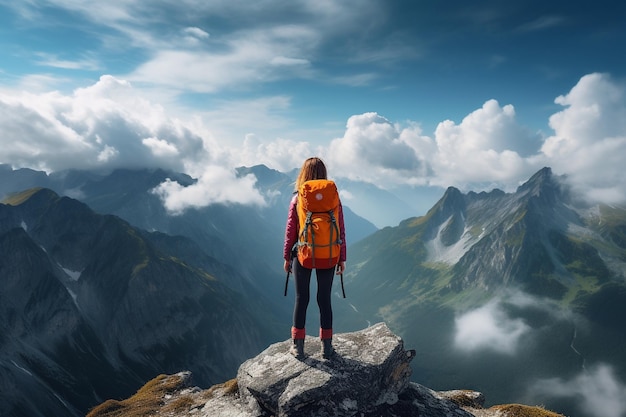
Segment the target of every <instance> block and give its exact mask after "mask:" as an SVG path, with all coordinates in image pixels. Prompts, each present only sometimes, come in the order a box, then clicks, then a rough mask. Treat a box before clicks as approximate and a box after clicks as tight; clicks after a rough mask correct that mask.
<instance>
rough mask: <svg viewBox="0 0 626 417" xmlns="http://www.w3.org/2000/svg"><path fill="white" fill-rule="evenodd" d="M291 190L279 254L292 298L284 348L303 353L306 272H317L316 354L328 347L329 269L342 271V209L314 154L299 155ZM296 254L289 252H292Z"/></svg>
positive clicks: (308, 275)
mask: <svg viewBox="0 0 626 417" xmlns="http://www.w3.org/2000/svg"><path fill="white" fill-rule="evenodd" d="M295 190H296V191H295V195H294V197H293V199H292V200H291V204H290V205H289V214H288V216H287V225H286V227H285V243H284V246H283V258H284V260H285V263H284V268H285V272H287V274H289V272H290V271H291V270H292V268H293V273H294V274H293V275H294V280H295V284H296V299H295V305H294V310H293V326H292V328H291V338H292V340H293V345H292V347H291V349H290V352H291V353H292V354H293V355H294V356H295V357H297V358H299V359H301V358H303V357H304V339H305V336H306V332H305V322H306V310H307V307H308V305H309V298H310V292H309V287H310V282H311V273H312V272H313V269H315V275H316V277H317V304H318V306H319V310H320V339H321V341H322V356H323V357H324V358H326V359H328V358H330V357H331V356H332V355H333V353H334V351H333V346H332V337H333V311H332V306H331V290H332V285H333V275H334V273H335V269H336V271H337V274H343V272H344V270H345V261H346V239H345V227H344V222H343V210H342V207H341V201H340V200H339V194H338V193H337V187H336V185H335V183H334V182H333V181H330V180H328V178H327V173H326V166H325V165H324V162H323V161H322V160H321V159H320V158H316V157H313V158H309V159H307V160H306V161H304V164H303V165H302V168H301V169H300V173H299V174H298V178H297V179H296V184H295ZM296 254H297V256H293V255H296Z"/></svg>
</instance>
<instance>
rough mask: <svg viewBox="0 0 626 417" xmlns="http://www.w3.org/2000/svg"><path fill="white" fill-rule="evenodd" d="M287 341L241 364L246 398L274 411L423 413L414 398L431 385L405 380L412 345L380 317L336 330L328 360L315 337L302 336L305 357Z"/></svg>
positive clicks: (306, 413) (319, 414)
mask: <svg viewBox="0 0 626 417" xmlns="http://www.w3.org/2000/svg"><path fill="white" fill-rule="evenodd" d="M290 343H291V341H290V340H286V341H284V342H280V343H276V344H273V345H271V346H269V347H268V348H267V349H266V350H264V351H263V352H261V354H259V355H258V356H256V357H254V358H252V359H250V360H248V361H246V362H244V363H243V364H242V365H241V366H240V368H239V372H238V373H237V381H238V384H239V393H240V396H241V398H242V400H243V401H244V402H247V403H253V401H251V400H252V399H253V400H255V401H256V403H257V404H258V406H259V407H260V409H261V410H262V411H263V412H264V413H266V414H267V415H272V416H276V417H282V416H285V417H286V416H302V417H304V416H316V417H324V416H369V415H371V416H374V415H375V416H395V415H398V416H399V415H402V416H417V415H425V414H423V413H420V412H419V409H420V407H419V404H418V402H419V399H420V398H423V397H426V396H428V395H430V392H431V391H430V390H427V389H424V390H420V389H419V388H418V387H417V386H416V384H415V385H410V383H409V378H410V376H411V367H410V362H411V359H413V357H414V356H415V351H413V350H409V351H407V350H405V349H404V346H403V341H402V339H401V338H400V337H398V336H396V335H395V334H393V333H392V332H391V331H390V330H389V328H388V327H387V326H386V325H385V324H384V323H379V324H376V325H374V326H371V327H368V328H366V329H363V330H361V331H358V332H353V333H342V334H337V335H335V337H334V340H333V345H334V347H335V351H336V353H335V355H334V356H333V357H332V358H331V359H329V360H325V359H323V358H322V356H321V352H320V341H319V339H318V338H314V337H307V338H306V340H305V353H306V355H305V358H304V359H303V360H298V359H296V358H295V357H293V356H292V355H290V354H289V353H288V350H289V347H290ZM409 387H410V389H408V388H409ZM422 391H423V392H422ZM437 401H439V402H441V401H445V402H447V403H449V404H448V406H449V407H451V408H453V409H454V410H455V411H457V413H456V414H454V415H457V416H463V415H467V416H469V415H470V414H468V413H465V412H464V411H463V410H461V409H460V408H459V407H458V406H456V405H455V404H454V403H452V402H450V401H447V400H445V399H437ZM422 409H424V408H423V407H422ZM422 411H423V410H422ZM439 415H445V414H439Z"/></svg>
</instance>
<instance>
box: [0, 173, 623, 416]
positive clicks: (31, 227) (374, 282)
mask: <svg viewBox="0 0 626 417" xmlns="http://www.w3.org/2000/svg"><path fill="white" fill-rule="evenodd" d="M238 173H239V175H247V174H249V173H253V174H254V175H255V176H256V178H257V187H258V188H259V189H260V190H261V191H262V192H263V194H264V195H271V196H274V197H272V201H270V202H269V204H268V206H267V207H264V208H262V209H260V208H258V207H247V206H242V205H228V206H226V205H219V204H218V205H213V206H210V207H206V208H202V209H191V210H187V211H186V212H185V213H183V214H182V215H179V216H171V215H169V214H168V213H167V212H166V211H165V209H164V208H163V205H162V203H161V201H160V200H159V198H158V197H157V196H156V195H154V194H153V193H151V191H150V190H152V189H153V188H154V187H155V186H156V185H158V184H160V183H161V182H163V181H164V180H165V179H166V178H171V179H173V180H176V181H178V182H179V183H180V184H182V185H189V184H192V183H193V182H194V181H195V180H194V179H193V178H190V177H189V176H186V175H183V174H176V173H171V172H166V171H162V170H140V171H132V170H118V171H114V172H112V173H107V174H103V173H93V172H86V171H67V172H61V173H53V174H50V175H47V174H46V173H43V172H38V171H33V170H25V169H21V170H12V169H10V168H8V167H6V166H0V196H2V195H4V204H0V285H1V289H2V292H1V293H0V323H1V326H2V328H1V329H0V368H1V372H0V415H4V414H7V413H8V415H13V416H22V415H23V416H39V415H42V416H43V415H84V413H85V411H86V410H87V409H88V408H89V407H90V406H93V405H95V404H98V403H100V402H102V401H104V400H106V399H107V398H122V397H127V396H128V395H129V394H132V392H134V391H133V390H135V389H137V388H139V387H140V386H141V385H142V384H143V383H145V382H146V381H147V380H149V379H151V378H153V377H154V376H156V375H157V374H159V373H174V372H178V371H181V370H191V371H192V372H193V373H194V375H195V376H196V378H200V381H196V383H197V384H198V385H200V386H207V385H208V384H211V383H213V382H223V381H224V380H226V379H229V378H231V377H233V376H234V372H235V370H236V368H237V366H238V365H239V364H240V363H241V362H242V361H243V360H245V359H247V358H248V357H250V356H252V355H254V354H255V353H258V352H259V351H260V350H261V349H263V348H264V347H266V346H267V344H269V343H272V342H275V341H279V340H284V339H285V338H286V337H287V336H288V331H289V326H290V324H291V308H292V303H293V299H292V297H293V296H292V295H291V294H290V297H287V298H285V297H283V295H282V287H283V285H284V279H285V275H284V272H283V271H282V261H281V255H282V238H283V231H284V226H285V219H286V211H287V207H288V203H289V200H290V198H291V195H292V190H293V181H294V179H295V174H296V173H295V172H292V173H280V172H278V171H274V170H270V169H268V168H267V167H264V166H256V167H250V168H240V169H239V170H238ZM565 184H566V183H565V182H564V181H563V179H562V178H559V177H556V176H554V175H553V174H552V172H551V170H550V169H549V168H545V169H543V170H541V171H539V172H538V173H537V174H535V175H534V176H533V177H532V178H531V179H530V180H529V181H528V182H527V183H525V184H524V185H522V186H521V187H519V188H518V190H517V191H516V192H515V193H504V192H502V191H499V190H494V191H492V192H489V193H486V192H482V193H473V192H470V193H468V194H463V193H461V192H460V191H459V190H457V189H455V188H449V189H448V190H447V191H446V192H445V193H444V195H443V196H442V197H441V199H440V200H439V201H438V202H437V203H436V204H435V205H434V206H433V207H432V208H431V209H430V210H429V211H428V213H427V214H426V215H424V216H421V217H407V218H405V220H403V221H401V222H399V224H398V225H397V226H395V227H385V228H383V229H380V230H379V229H377V228H376V227H375V226H374V225H373V224H372V223H370V222H368V221H367V220H365V219H363V218H362V217H359V216H358V215H356V214H355V213H354V212H353V211H352V210H350V206H349V204H350V203H352V201H354V202H355V203H356V202H358V201H365V200H359V199H355V200H352V201H351V200H349V199H346V200H345V202H344V205H345V206H346V207H345V208H346V213H345V214H346V227H347V230H348V243H349V248H348V270H347V273H346V276H345V281H346V292H347V296H348V298H346V299H345V300H344V299H342V298H341V297H340V295H339V294H340V291H337V296H338V298H337V300H336V301H335V302H334V309H335V327H336V330H337V331H353V330H359V329H362V328H363V327H365V326H367V325H368V324H370V323H375V322H380V321H385V322H386V323H387V324H388V325H389V327H390V328H391V329H392V330H393V331H394V332H395V333H396V334H398V335H400V336H402V337H403V338H404V339H405V345H406V346H407V347H410V348H412V349H413V348H414V349H416V351H417V356H416V358H415V359H414V361H413V365H412V366H413V368H414V377H413V378H414V379H415V380H416V381H417V382H420V383H424V384H425V385H427V386H430V387H432V388H434V389H438V390H445V389H448V388H458V387H468V388H470V389H476V390H478V391H482V392H484V393H485V394H486V395H487V397H488V398H489V399H490V400H491V401H494V402H499V403H511V402H516V401H522V400H524V402H526V403H533V400H534V398H535V397H534V396H533V386H534V385H536V383H537V381H541V380H542V378H543V379H546V378H547V379H549V378H561V379H563V378H573V377H575V376H576V375H577V373H578V372H580V371H581V369H583V366H593V364H597V363H608V364H610V365H611V366H612V369H614V371H615V373H616V375H617V377H620V378H622V380H626V358H624V357H623V354H622V352H624V351H625V349H626V331H624V326H623V323H622V319H623V318H624V317H626V307H625V306H626V285H625V278H624V277H625V275H626V210H624V208H622V207H608V206H602V205H589V204H586V203H583V202H582V201H579V200H577V198H576V196H575V195H574V194H573V193H572V192H571V190H569V189H568V188H567V186H566V185H565ZM339 185H340V187H341V184H339ZM33 187H37V188H33ZM346 188H348V189H349V188H351V189H352V190H356V189H361V190H366V192H364V195H368V196H369V197H368V198H373V199H374V200H376V201H377V204H379V205H380V206H384V204H395V203H393V202H394V201H397V200H395V199H394V198H393V196H392V195H387V194H385V192H382V191H381V190H378V189H369V190H368V186H366V185H364V184H350V185H349V186H346ZM372 196H374V197H372ZM70 197H71V198H70ZM372 207H375V206H371V207H368V208H367V210H374V209H373V208H372ZM367 210H365V211H367ZM403 210H404V209H399V211H396V214H394V215H398V213H400V212H402V211H403ZM358 212H361V213H363V212H364V210H363V208H362V207H359V211H358ZM290 288H291V290H290V291H292V289H293V285H291V286H290ZM309 312H310V315H311V318H310V321H311V326H312V328H315V323H316V314H315V312H316V308H315V306H314V300H313V301H312V303H311V306H310V308H309ZM476 318H478V319H479V320H478V319H476ZM528 396H530V398H528ZM33 398H36V399H37V401H33V400H32V399H33ZM541 401H542V402H543V403H544V404H546V405H548V406H549V408H551V409H554V410H557V411H561V412H565V411H566V410H567V411H571V415H575V414H576V411H577V409H576V407H577V406H576V404H575V401H572V400H570V399H560V398H557V397H554V396H552V397H551V396H547V397H546V398H542V399H541ZM5 410H11V411H10V412H8V411H6V412H5Z"/></svg>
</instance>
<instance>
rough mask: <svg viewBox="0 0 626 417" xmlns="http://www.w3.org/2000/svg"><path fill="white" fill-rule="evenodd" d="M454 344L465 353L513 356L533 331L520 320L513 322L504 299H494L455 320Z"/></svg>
mask: <svg viewBox="0 0 626 417" xmlns="http://www.w3.org/2000/svg"><path fill="white" fill-rule="evenodd" d="M455 326H456V333H455V336H454V345H455V347H456V348H457V349H459V350H462V351H465V352H475V351H478V350H493V351H496V352H498V353H503V354H508V355H512V354H514V353H515V352H516V349H517V346H518V344H519V340H520V338H521V337H522V336H524V335H526V334H527V333H528V332H529V331H530V327H529V326H528V325H527V324H526V323H524V321H523V320H521V319H518V318H516V319H511V318H510V317H509V316H508V315H507V313H506V311H505V310H504V309H503V307H502V304H501V300H493V301H490V302H489V303H487V304H485V305H484V306H482V307H479V308H477V309H475V310H471V311H468V312H467V313H465V314H463V315H461V316H459V317H457V318H456V319H455Z"/></svg>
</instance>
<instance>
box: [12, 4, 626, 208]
mask: <svg viewBox="0 0 626 417" xmlns="http://www.w3.org/2000/svg"><path fill="white" fill-rule="evenodd" d="M624 22H626V4H624V3H623V2H617V1H610V2H609V1H606V0H600V1H596V2H587V1H584V2H583V1H567V2H566V1H561V0H555V1H549V2H546V1H539V0H528V1H511V2H502V1H497V0H482V1H476V2H470V3H468V2H466V1H463V0H448V1H423V0H411V1H409V0H380V1H378V0H316V1H304V0H288V1H287V0H282V1H280V0H258V1H255V2H249V1H241V0H209V1H199V0H176V1H166V0H154V1H149V2H147V1H139V0H108V1H106V2H92V1H80V0H48V1H44V0H19V1H14V0H0V50H1V51H2V54H1V55H0V163H5V164H10V165H11V166H13V168H23V167H28V168H33V169H39V170H45V171H47V172H53V171H60V170H64V169H99V170H111V169H115V168H120V167H124V168H133V167H136V168H154V167H161V168H165V169H172V170H176V171H180V172H185V173H188V174H189V175H192V176H193V177H195V178H197V179H198V183H197V184H196V185H194V186H193V188H192V189H185V188H183V187H182V186H180V185H179V184H177V183H175V182H167V183H164V184H162V185H161V186H160V187H159V190H158V191H159V193H160V195H161V196H162V197H163V200H164V202H165V203H166V204H167V205H168V207H170V208H172V210H175V211H176V210H177V211H180V210H184V209H185V208H187V207H189V206H202V205H208V204H211V203H214V202H224V201H226V202H237V203H243V204H263V203H264V201H265V196H263V195H262V194H261V193H260V192H259V191H258V190H256V188H255V186H254V184H255V179H254V178H253V177H246V178H237V177H236V175H235V171H234V170H235V168H236V167H239V166H253V165H258V164H265V165H267V166H268V167H270V168H273V169H276V170H279V171H282V172H287V171H290V170H292V169H294V168H299V167H300V166H301V165H302V162H303V161H304V159H306V158H307V157H309V156H313V155H316V156H320V157H322V158H323V159H324V160H325V162H326V164H327V165H328V169H329V175H330V177H331V178H335V179H341V178H344V179H350V180H357V181H365V182H369V183H372V184H374V185H376V186H378V187H380V188H383V189H386V190H390V191H393V192H395V193H400V192H405V193H406V192H408V193H413V198H415V195H419V193H422V192H424V195H426V191H427V190H431V191H432V190H433V189H441V190H443V189H445V188H447V187H448V186H455V187H457V188H459V189H461V190H462V191H464V192H466V191H482V190H487V191H489V190H491V189H493V188H500V189H503V190H505V191H513V190H515V188H516V187H517V186H519V185H520V184H521V183H523V182H524V181H526V180H527V179H528V178H529V177H530V176H531V175H532V174H533V173H535V172H536V171H538V170H539V169H541V168H542V167H544V166H549V167H551V168H552V169H553V172H554V173H555V174H558V175H562V174H565V175H567V176H568V178H569V179H570V181H571V183H572V184H573V185H574V186H575V187H577V189H579V190H580V191H581V192H583V193H584V195H586V196H588V197H589V198H591V199H593V200H594V201H601V202H606V203H610V204H616V203H621V202H623V201H625V200H626V186H625V184H626V170H624V169H623V168H622V166H623V163H624V161H625V157H624V155H626V66H625V65H624V63H625V61H626V59H625V58H624V53H623V45H625V44H626V25H625V24H624ZM407 190H408V191H407ZM431 195H432V193H431Z"/></svg>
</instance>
